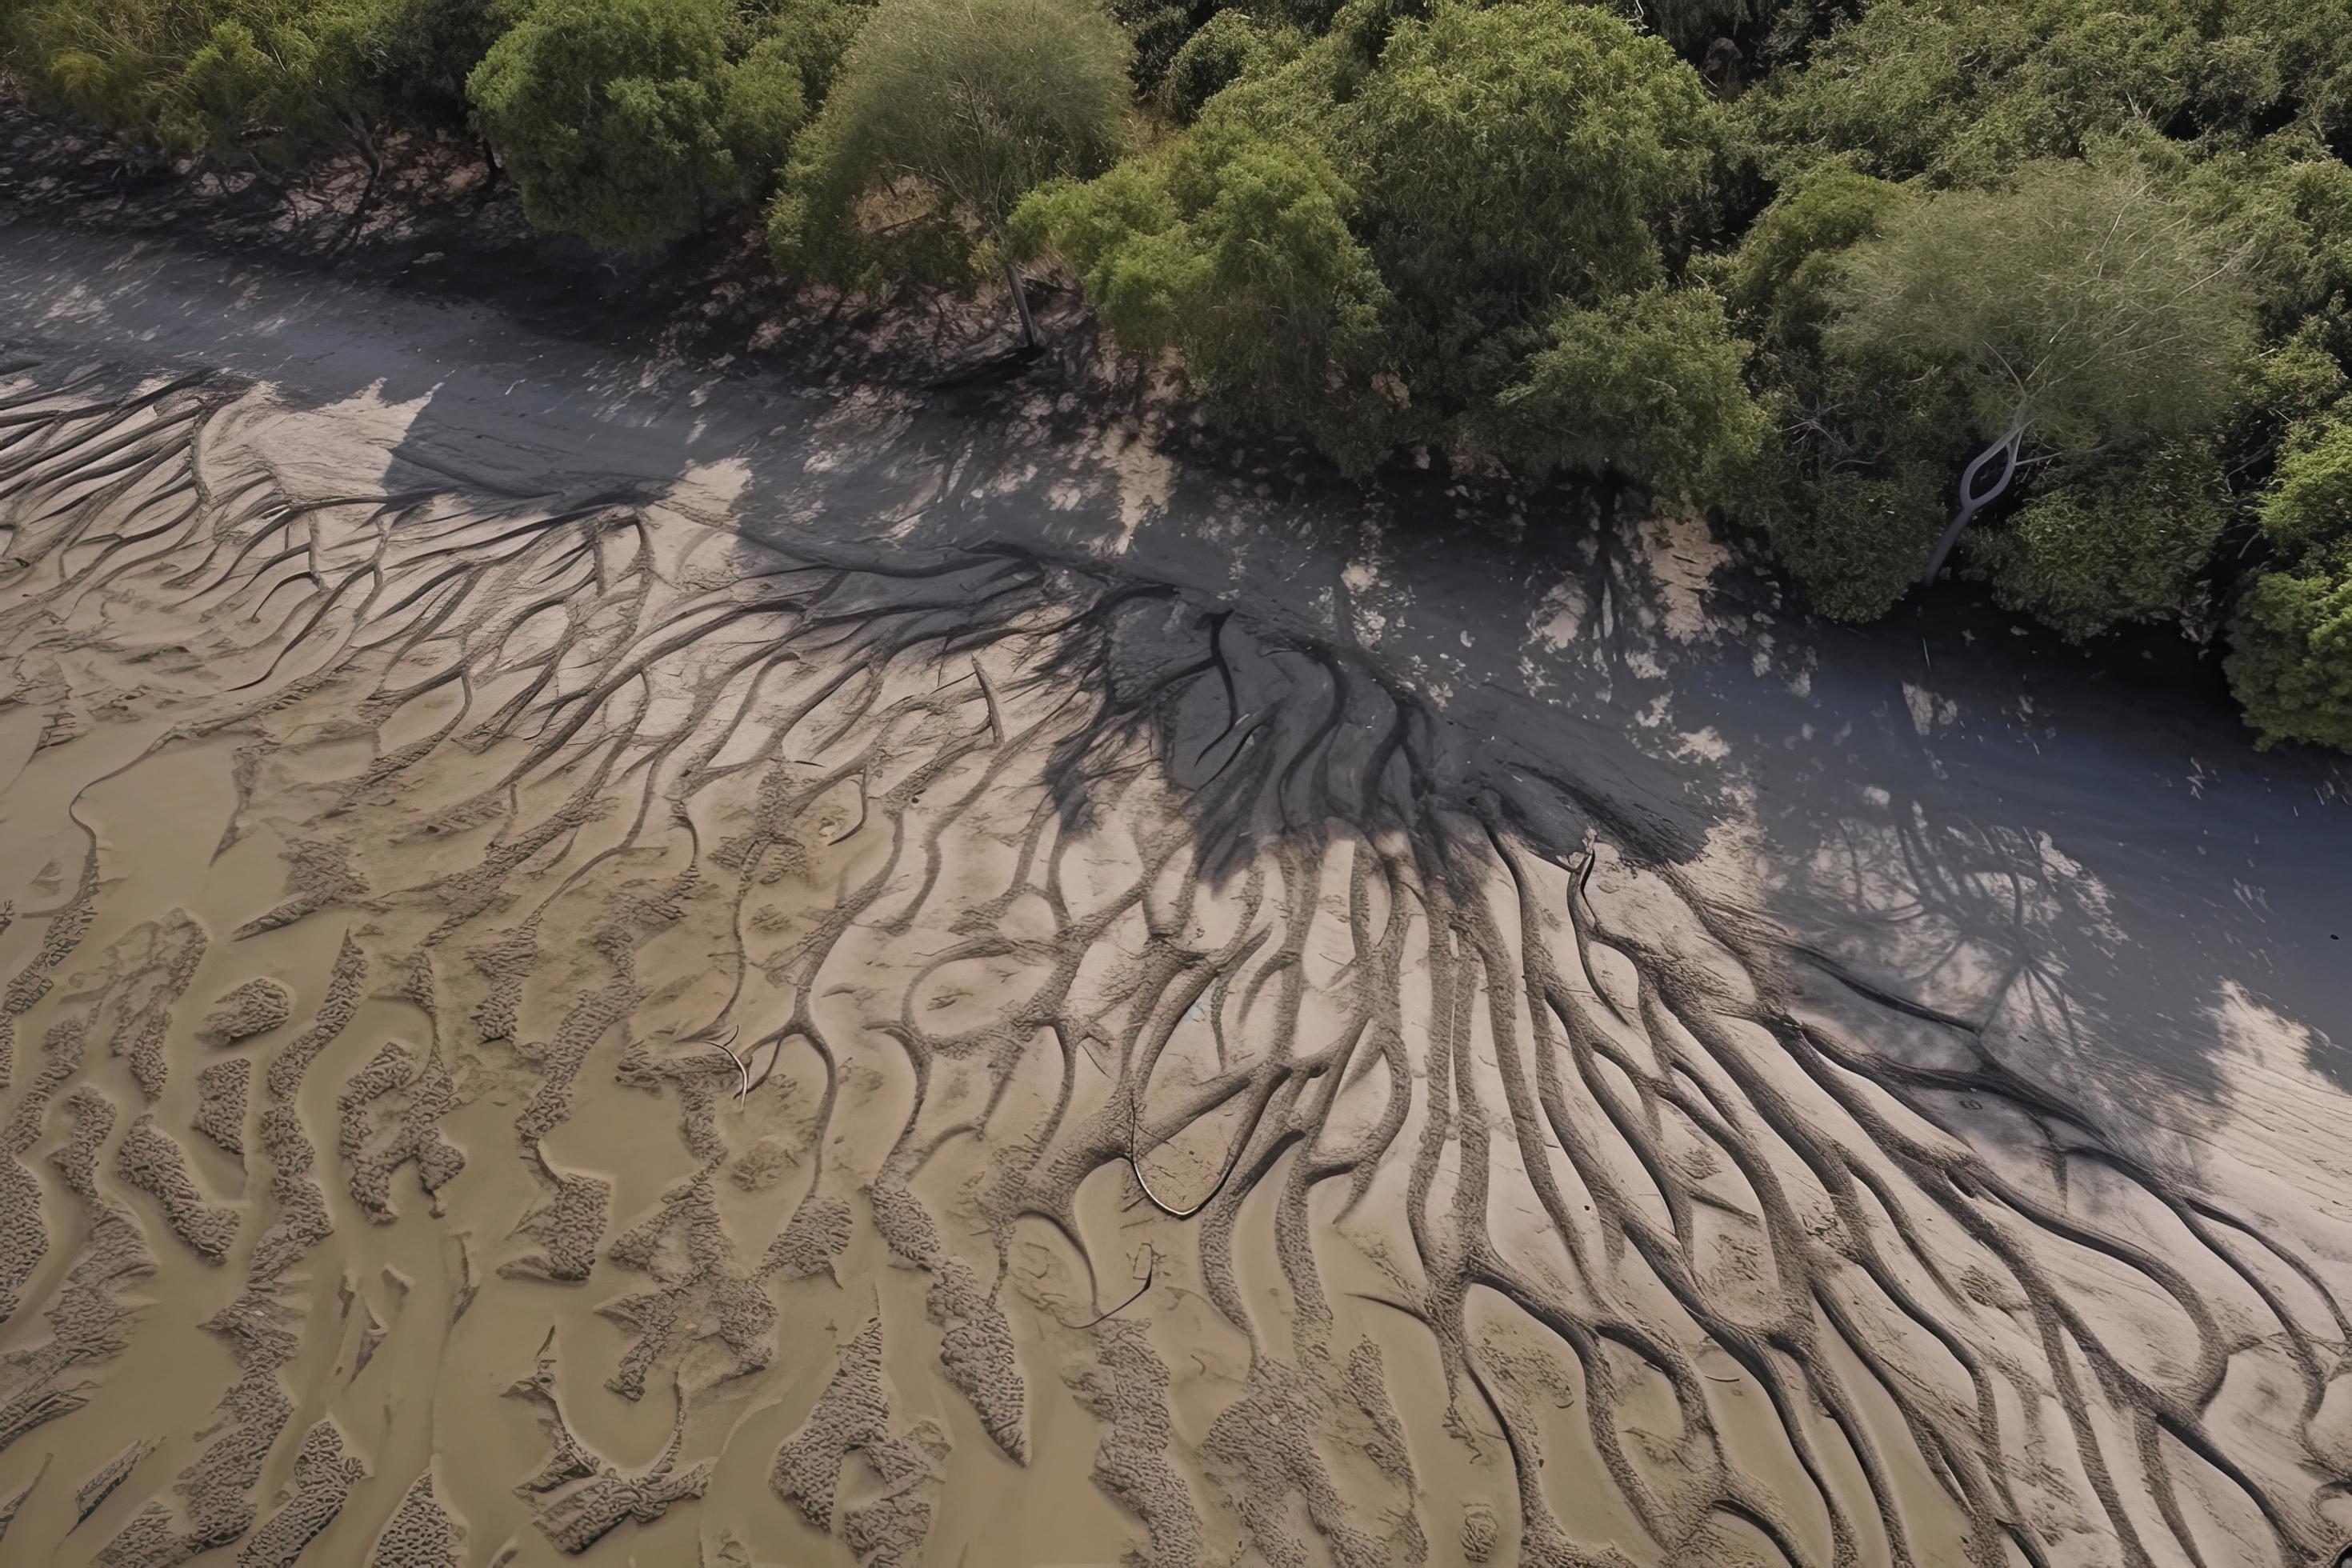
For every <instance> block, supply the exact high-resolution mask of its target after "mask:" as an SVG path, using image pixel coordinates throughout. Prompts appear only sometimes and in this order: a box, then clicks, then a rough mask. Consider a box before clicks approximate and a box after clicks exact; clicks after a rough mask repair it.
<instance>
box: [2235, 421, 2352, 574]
mask: <svg viewBox="0 0 2352 1568" xmlns="http://www.w3.org/2000/svg"><path fill="white" fill-rule="evenodd" d="M2254 516H2255V518H2256V520H2257V521H2259V522H2260V523H2261V525H2262V530H2263V534H2264V535H2265V536H2267V537H2268V538H2269V540H2270V541H2271V542H2272V543H2273V544H2274V545H2276V546H2278V548H2279V549H2280V550H2281V551H2283V552H2286V553H2287V554H2289V555H2290V556H2294V555H2301V554H2304V553H2305V552H2311V551H2315V550H2321V549H2326V548H2328V547H2331V546H2334V545H2338V544H2343V545H2352V410H2347V416H2342V417H2332V418H2320V419H2315V420H2312V421H2310V422H2309V423H2307V424H2305V426H2301V427H2300V428H2298V429H2297V430H2296V431H2295V432H2294V436H2293V437H2292V438H2291V442H2290V446H2289V448H2288V452H2287V456H2286V458H2285V460H2284V462H2282V463H2280V465H2279V468H2278V474H2277V476H2276V478H2275V479H2273V481H2272V483H2271V486H2270V489H2268V490H2266V491H2265V492H2264V493H2263V497H2262V500H2261V501H2260V502H2259V503H2258V504H2257V506H2256V508H2255V511H2254Z"/></svg>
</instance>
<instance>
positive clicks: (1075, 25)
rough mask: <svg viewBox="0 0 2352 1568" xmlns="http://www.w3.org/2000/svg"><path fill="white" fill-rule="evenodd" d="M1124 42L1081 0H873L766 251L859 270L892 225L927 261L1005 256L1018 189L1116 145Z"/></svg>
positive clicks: (1094, 162)
mask: <svg viewBox="0 0 2352 1568" xmlns="http://www.w3.org/2000/svg"><path fill="white" fill-rule="evenodd" d="M1128 55H1129V45H1128V42H1127V40H1126V39H1125V38H1124V37H1121V36H1120V34H1119V32H1118V29H1117V28H1116V27H1115V26H1112V25H1111V22H1110V20H1109V18H1108V16H1104V15H1103V14H1102V13H1101V12H1100V11H1098V10H1096V9H1095V8H1093V7H1092V6H1091V5H1087V3H1086V0H884V3H883V5H881V6H880V7H879V8H878V9H877V13H876V16H875V17H874V20H873V23H872V25H870V26H867V27H866V30H865V31H864V32H862V33H861V34H860V35H859V37H858V40H857V42H856V45H854V46H853V47H851V49H850V51H849V54H848V57H847V58H845V60H844V61H843V63H842V67H841V74H840V76H839V78H838V79H836V80H835V83H834V86H833V90H832V93H831V95H830V96H829V97H828V98H827V99H826V100H825V104H824V110H823V111H822V112H820V113H819V114H818V116H817V117H816V119H815V120H814V121H813V122H812V123H811V124H810V126H809V128H808V130H807V132H805V133H804V134H803V137H802V139H801V141H800V142H799V144H798V146H797V148H796V150H795V152H794V153H793V163H792V167H791V169H790V171H789V173H788V174H787V176H786V179H785V185H784V190H783V192H782V195H780V196H779V198H778V200H777V203H776V205H775V208H774V210H773V212H772V215H771V217H770V224H769V234H770V237H771V239H772V243H773V245H774V247H775V249H776V252H777V256H778V258H779V259H780V260H781V261H782V263H783V264H784V265H785V266H787V267H795V268H804V269H806V270H809V271H812V272H815V273H818V274H821V275H829V276H833V277H835V278H838V279H856V278H858V277H860V276H863V275H866V273H867V272H868V271H869V270H870V269H872V268H874V267H876V265H877V261H878V259H879V258H882V257H883V256H885V255H886V254H887V252H886V249H885V247H883V246H882V245H881V244H880V243H879V241H880V236H881V235H882V234H884V233H896V234H898V235H900V236H903V237H905V240H911V241H914V242H916V243H913V244H908V243H905V242H904V241H902V243H901V245H900V247H899V255H900V256H901V257H902V258H909V259H911V260H912V262H913V264H914V265H915V266H916V267H917V268H919V269H920V270H927V271H929V272H930V273H931V274H933V275H934V276H956V275H959V274H966V273H969V272H970V271H971V268H972V267H973V264H974V263H975V262H976V261H978V260H980V259H981V258H982V256H983V253H985V254H986V255H987V256H989V257H991V258H995V259H999V260H1002V259H1003V258H1004V256H1005V255H1006V250H1005V245H1004V240H1005V226H1006V225H1007V223H1008V222H1009V221H1010V220H1011V218H1012V216H1013V208H1014V207H1015V206H1016V205H1018V204H1019V203H1020V201H1021V199H1022V197H1024V196H1025V195H1028V194H1029V192H1031V191H1032V190H1034V189H1035V188H1036V187H1037V186H1039V185H1041V184H1045V182H1046V181H1048V180H1050V179H1054V178H1055V177H1057V176H1064V175H1073V174H1080V175H1082V174H1094V173H1096V172H1097V171H1098V170H1100V169H1102V168H1103V167H1105V166H1106V165H1108V163H1109V162H1110V161H1111V159H1112V158H1113V157H1114V156H1116V154H1117V153H1118V150H1119V147H1120V144H1121V142H1122V139H1123V135H1124V130H1125V120H1126V114H1127V103H1128V93H1127V80H1126V68H1127V60H1128ZM1007 276H1008V281H1009V282H1011V283H1012V285H1013V297H1014V300H1015V303H1016V305H1019V306H1020V309H1021V310H1022V312H1023V321H1024V331H1026V330H1027V307H1026V305H1025V303H1023V302H1022V296H1021V289H1020V286H1019V283H1018V281H1017V280H1014V279H1011V277H1010V273H1009V269H1008V274H1007Z"/></svg>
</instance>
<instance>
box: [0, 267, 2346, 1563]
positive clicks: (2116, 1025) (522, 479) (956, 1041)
mask: <svg viewBox="0 0 2352 1568" xmlns="http://www.w3.org/2000/svg"><path fill="white" fill-rule="evenodd" d="M0 288H5V290H6V292H7V296H8V297H9V298H10V299H12V300H15V301H16V313H15V315H14V317H13V318H12V319H11V320H10V321H7V323H6V324H5V330H0V336H5V342H6V344H7V357H6V359H5V371H6V375H5V384H0V541H5V550H0V555H4V556H5V560H0V693H5V699H6V700H5V705H0V768H5V774H4V775H0V776H5V779H6V781H7V782H6V784H5V793H4V794H0V900H6V906H5V907H6V910H7V913H6V915H5V917H0V918H5V921H6V922H7V923H6V926H5V930H0V983H4V984H5V993H0V1062H5V1068H0V1072H5V1078H4V1079H0V1156H5V1157H0V1184H5V1186H6V1191H5V1194H0V1320H5V1321H0V1358H5V1359H0V1518H5V1521H6V1522H5V1525H0V1529H5V1531H6V1532H7V1533H6V1534H5V1535H0V1550H5V1552H8V1553H10V1554H11V1555H12V1556H13V1555H14V1554H16V1553H18V1552H23V1553H26V1554H27V1555H26V1558H25V1560H26V1561H57V1562H72V1563H82V1562H104V1563H182V1562H191V1561H197V1560H203V1561H218V1562H228V1561H232V1560H235V1561H238V1562H247V1561H250V1562H256V1563H294V1562H298V1561H299V1562H311V1563H326V1562H380V1563H388V1564H389V1563H401V1564H405V1563H493V1562H496V1563H506V1562H514V1563H523V1562H555V1561H562V1560H566V1559H568V1558H571V1557H574V1556H576V1557H579V1558H582V1559H583V1560H590V1561H611V1562H615V1563H618V1562H624V1561H628V1560H630V1559H632V1558H634V1559H635V1560H636V1561H641V1562H656V1561H659V1562H706V1563H817V1562H839V1563H848V1562H868V1563H910V1564H911V1563H974V1564H979V1563H1008V1564H1009V1563H1050V1562H1073V1563H1076V1562H1114V1561H1119V1560H1121V1559H1122V1558H1128V1559H1130V1560H1139V1561H1149V1562H1156V1563H1195V1562H1201V1563H1207V1562H1266V1563H1285V1564H1286V1563H1320V1562H1329V1563H1346V1564H1356V1563H1418V1562H1428V1563H1467V1562H1497V1563H1501V1562H1531V1563H1670V1564H1678V1563H1696V1562H1706V1563H1727V1564H1729V1563H1805V1564H1811V1563H1920V1564H1931V1563H1933V1564H1941V1563H1955V1564H1963V1563H1965V1564H1979V1563H1981V1564H2000V1563H2032V1564H2042V1563H2049V1564H2075V1563H2082V1564H2091V1563H2117V1564H2137V1563H2200V1564H2201V1563H2213V1564H2219V1563H2287V1564H2297V1563H2305V1562H2316V1561H2321V1560H2323V1559H2324V1558H2325V1556H2326V1553H2327V1552H2330V1551H2331V1550H2332V1549H2333V1548H2334V1547H2335V1546H2336V1544H2338V1542H2339V1541H2340V1540H2341V1538H2343V1537H2345V1536H2346V1535H2347V1534H2352V1493H2347V1490H2346V1488H2345V1484H2344V1478H2345V1477H2346V1476H2347V1475H2352V1367H2347V1355H2352V1346H2348V1345H2347V1342H2352V1325H2347V1317H2346V1312H2347V1307H2352V1138H2347V1133H2352V1099H2347V1079H2352V1066H2347V1059H2346V1052H2345V1049H2344V1047H2345V1044H2346V1041H2347V1033H2352V979H2347V974H2352V964H2347V963H2346V962H2345V960H2344V957H2343V954H2344V951H2345V941H2344V938H2346V937H2347V936H2352V929H2347V925H2352V918H2347V916H2346V914H2345V913H2344V909H2345V905H2344V901H2343V892H2342V889H2343V888H2344V887H2345V886H2346V874H2347V871H2352V833H2347V826H2346V825H2347V815H2346V813H2347V806H2346V804H2345V799H2344V787H2343V786H2344V774H2343V772H2342V769H2341V767H2340V765H2339V764H2335V763H2328V762H2326V761H2324V760H2320V759H2315V758H2311V757H2307V756H2292V755H2284V754H2282V755H2278V756H2272V757H2258V756H2256V755H2255V754H2254V753H2252V752H2250V751H2248V750H2247V749H2246V748H2245V746H2244V743H2243V742H2242V739H2241V738H2240V737H2239V736H2238V735H2237V734H2236V733H2235V732H2234V730H2233V728H2232V726H2231V722H2230V721H2229V719H2228V716H2227V713H2226V710H2224V709H2222V708H2221V706H2220V705H2219V704H2218V703H2217V702H2214V701H2213V700H2211V693H2210V690H2208V689H2203V688H2201V687H2200V685H2199V684H2198V678H2197V677H2195V676H2194V675H2191V676H2189V677H2187V678H2179V677H2178V676H2177V674H2176V673H2175V672H2168V673H2167V676H2166V678H2165V679H2154V678H2151V679H2145V680H2137V679H2126V673H2125V672H2126V671H2127V668H2128V667H2123V668H2120V669H2119V668H2118V667H2117V666H2118V661H2116V660H2115V659H2114V658H2112V657H2110V658H2108V660H2107V663H2106V664H2105V665H2104V666H2101V667H2100V668H2097V669H2086V668H2085V667H2084V664H2083V662H2082V661H2081V660H2080V658H2078V657H2076V656H2074V655H2069V654H2063V653H2061V652H2059V651H2057V650H2052V649H2047V648H2043V647H2039V646H2038V645H2036V644H2035V642H2034V639H2032V638H2031V637H2011V632H2010V628H2009V626H2008V623H2007V622H2006V621H2005V620H2004V619H2002V618H2000V617H1999V616H1990V615H1986V614H1982V613H1958V614H1951V613H1944V612H1939V614H1943V615H1944V616H1945V618H1943V619H1942V620H1939V621H1938V622H1937V623H1935V624H1932V625H1931V624H1926V623H1917V624H1906V625H1904V626H1897V627H1895V628H1893V629H1889V630H1883V631H1879V632H1875V633H1873V634H1870V635H1866V636H1865V635H1858V634H1849V633H1840V632H1834V631H1827V630H1823V629H1822V628H1819V627H1816V626H1811V625H1810V624H1809V623H1807V622H1806V621H1804V620H1803V618H1802V617H1801V616H1797V615H1795V614H1793V613H1791V612H1790V611H1788V610H1786V609H1784V608H1783V607H1781V606H1780V605H1778V604H1777V603H1776V601H1775V599H1774V598H1773V595H1771V593H1770V591H1769V588H1768V587H1767V586H1766V585H1764V584H1763V583H1762V581H1761V580H1760V579H1759V577H1757V576H1756V575H1755V574H1753V573H1752V572H1750V571H1748V569H1747V568H1746V567H1745V566H1744V565H1743V563H1741V562H1740V561H1739V560H1738V559H1737V558H1736V557H1735V555H1734V553H1733V552H1731V551H1729V550H1727V548H1726V547H1725V546H1723V545H1722V544H1720V543H1718V542H1716V541H1714V540H1713V539H1711V538H1710V536H1709V535H1708V533H1707V531H1706V529H1705V527H1704V526H1703V525H1701V524H1699V523H1698V522H1696V521H1691V520H1675V519H1667V518H1643V517H1640V516H1638V515H1636V514H1634V513H1633V511H1632V510H1630V509H1628V508H1624V507H1621V506H1618V505H1615V504H1609V503H1604V501H1602V500H1593V499H1586V500H1567V499H1563V498H1560V497H1557V496H1553V497H1547V498H1535V499H1533V500H1528V499H1524V498H1513V497H1511V496H1509V495H1507V494H1505V493H1502V492H1499V491H1495V490H1491V489H1481V488H1478V487H1475V486H1470V485H1466V484H1454V483H1450V482H1445V481H1440V480H1436V479H1427V480H1425V481H1424V480H1423V479H1416V478H1415V477H1414V476H1412V475H1403V476H1398V477H1396V478H1394V479H1391V481H1390V482H1389V483H1388V484H1387V485H1386V486H1385V487H1383V489H1381V491H1379V492H1377V493H1376V494H1374V495H1372V496H1370V497H1366V496H1363V495H1361V494H1359V493H1356V492H1352V491H1349V490H1346V489H1340V488H1339V487H1337V486H1336V485H1333V484H1331V483H1329V482H1328V481H1326V480H1323V479H1318V478H1317V477H1316V476H1315V475H1314V474H1313V473H1312V472H1311V471H1310V470H1309V469H1307V468H1306V467H1305V466H1304V465H1303V464H1302V463H1300V462H1298V461H1297V460H1295V459H1293V458H1289V457H1288V456H1286V455H1285V454H1282V453H1279V452H1264V451H1257V450H1253V449H1247V448H1226V447H1219V446H1218V445H1216V444H1215V443H1214V442H1213V441H1212V440H1211V439H1209V438H1208V437H1206V436H1205V435H1204V434H1203V433H1202V432H1201V431H1200V430H1198V429H1197V428H1195V427H1193V426H1190V425H1189V424H1186V423H1181V422H1180V423H1178V424H1176V425H1174V426H1171V425H1170V424H1169V423H1168V417H1169V416H1164V415H1149V416H1135V417H1132V418H1128V419H1119V418H1110V417H1108V416H1105V415H1104V414H1103V413H1102V411H1101V410H1100V409H1099V408H1090V407H1089V406H1088V405H1087V403H1086V401H1085V400H1084V399H1083V398H1081V397H1079V396H1077V395H1076V394H1074V393H1070V392H1066V391H1061V390H1057V387H1056V384H1055V383H1054V382H1053V381H1052V380H1051V379H1050V378H1039V379H1037V380H1035V381H1034V382H1029V381H1024V380H1020V379H1014V380H1010V381H1006V382H1003V383H1002V384H992V385H967V386H961V387H956V388H952V389H945V390H935V391H932V392H928V393H926V392H920V391H915V390H908V389H873V388H868V389H866V390H862V391H848V392H844V391H839V390H808V389H800V388H794V387H791V386H788V385H785V384H780V383H777V382H774V381H772V380H768V379H763V378H761V377H757V376H752V375H749V374H730V367H727V366H723V365H711V364H689V363H663V362H660V361H658V360H654V361H648V360H646V359H645V358H643V357H642V356H638V357H623V356H618V355H601V354H599V353H596V352H595V351H593V350H591V349H588V348H585V347H583V346H581V345H580V344H578V343H576V342H570V343H567V342H558V341H555V340H551V339H545V338H538V337H533V336H531V335H530V334H528V333H525V332H522V331H519V330H517V329H515V328H513V327H511V326H510V325H508V324H507V323H505V322H503V321H501V320H500V319H499V318H498V317H497V316H495V315H493V314H490V313H488V312H487V311H483V310H477V309H474V308H471V307H467V306H462V305H456V304H450V303H447V302H436V301H432V300H422V299H418V298H415V297H411V296H404V295H401V294H397V293H385V292H381V291H373V290H367V289H357V288H352V287H346V286H343V285H340V284H337V283H334V282H332V281H331V280H327V279H288V278H285V277H283V276H278V275H274V274H272V273H270V272H268V271H267V270H263V269H259V268H241V267H239V266H238V265H236V263H234V262H231V261H225V260H222V259H219V258H205V257H202V256H197V255H194V254H191V253H187V252H181V251H174V250H173V249H171V248H169V247H165V246H163V245H160V244H146V245H131V246H126V245H124V244H122V243H121V242H120V241H119V240H106V239H103V238H100V237H90V236H78V235H72V234H66V233H55V232H43V231H39V230H35V229H25V230H21V231H19V232H16V233H12V234H10V235H9V236H7V237H5V239H0ZM1915 644H1916V646H1914V645H1915ZM2012 645H2013V646H2012ZM2150 662H2151V663H2153V661H2150Z"/></svg>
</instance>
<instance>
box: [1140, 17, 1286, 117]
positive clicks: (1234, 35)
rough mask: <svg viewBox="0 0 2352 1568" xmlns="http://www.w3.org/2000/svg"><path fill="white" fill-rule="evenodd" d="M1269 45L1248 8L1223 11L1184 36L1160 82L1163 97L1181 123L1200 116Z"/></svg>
mask: <svg viewBox="0 0 2352 1568" xmlns="http://www.w3.org/2000/svg"><path fill="white" fill-rule="evenodd" d="M1265 47H1266V45H1265V34H1264V33H1263V32H1262V31H1261V30H1260V29H1259V27H1258V25H1257V24H1256V23H1255V21H1253V20H1251V19H1250V16H1249V13H1248V12H1246V11H1220V12H1218V13H1217V14H1216V15H1215V16H1212V17H1210V18H1209V19H1208V21H1207V22H1206V23H1204V24H1203V25H1202V27H1201V29H1200V30H1199V31H1198V32H1196V33H1194V34H1193V35H1192V37H1189V38H1187V39H1186V40H1184V47H1181V48H1180V49H1178V50H1177V51H1176V55H1175V58H1173V59H1171V60H1170V61H1169V63H1168V70H1167V74H1166V76H1165V77H1164V78H1163V79H1161V81H1160V102H1161V103H1163V104H1165V105H1166V106H1167V109H1168V113H1169V117H1170V118H1171V119H1172V120H1174V121H1176V122H1177V123H1178V124H1179V125H1190V124H1191V123H1192V121H1194V120H1196V119H1198V118H1199V117H1200V113H1201V110H1202V106H1203V105H1205V104H1206V103H1207V102H1208V101H1209V100H1211V99H1212V98H1214V97H1215V96H1216V95H1217V94H1218V93H1220V92H1222V91H1223V90H1224V89H1225V86H1226V84H1227V83H1229V82H1231V81H1232V80H1233V79H1234V78H1235V77H1238V76H1240V75H1241V74H1242V72H1243V71H1244V69H1246V68H1248V67H1249V64H1250V62H1251V61H1252V60H1254V59H1255V58H1256V57H1257V56H1258V54H1259V52H1260V51H1261V50H1263V49H1264V48H1265Z"/></svg>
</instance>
